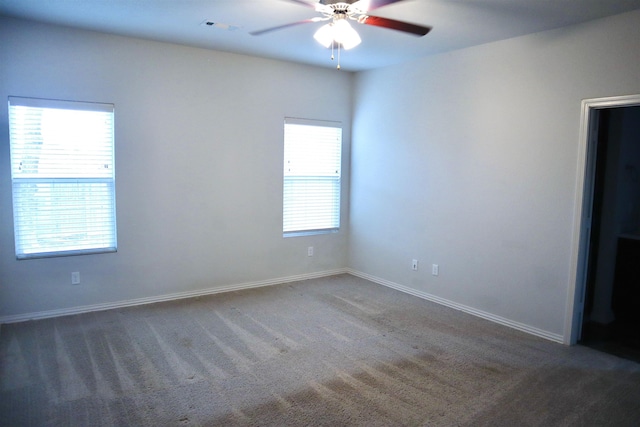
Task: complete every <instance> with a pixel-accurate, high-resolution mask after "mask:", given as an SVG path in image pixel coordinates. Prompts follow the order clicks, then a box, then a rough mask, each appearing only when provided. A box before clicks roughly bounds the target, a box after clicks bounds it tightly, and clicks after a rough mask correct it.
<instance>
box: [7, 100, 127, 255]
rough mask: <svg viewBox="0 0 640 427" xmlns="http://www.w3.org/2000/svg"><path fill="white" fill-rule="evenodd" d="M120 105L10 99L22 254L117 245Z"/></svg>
mask: <svg viewBox="0 0 640 427" xmlns="http://www.w3.org/2000/svg"><path fill="white" fill-rule="evenodd" d="M113 123H114V107H113V105H112V104H94V103H84V102H71V101H53V100H45V99H34V98H17V97H9V132H10V141H11V143H10V146H11V182H12V191H13V217H14V233H15V243H16V257H17V258H18V259H26V258H41V257H48V256H63V255H78V254H87V253H97V252H114V251H115V250H116V247H117V245H116V214H115V212H116V209H115V199H116V198H115V169H114V166H115V164H114V163H115V162H114V136H113V134H114V131H113V129H114V127H113V126H114V125H113Z"/></svg>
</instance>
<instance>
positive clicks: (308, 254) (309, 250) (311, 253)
mask: <svg viewBox="0 0 640 427" xmlns="http://www.w3.org/2000/svg"><path fill="white" fill-rule="evenodd" d="M307 256H313V246H309V247H308V248H307Z"/></svg>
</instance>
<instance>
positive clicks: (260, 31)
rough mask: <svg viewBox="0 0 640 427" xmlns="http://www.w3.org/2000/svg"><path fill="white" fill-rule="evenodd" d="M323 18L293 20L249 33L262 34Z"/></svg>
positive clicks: (253, 34)
mask: <svg viewBox="0 0 640 427" xmlns="http://www.w3.org/2000/svg"><path fill="white" fill-rule="evenodd" d="M322 20H323V19H322V18H310V19H305V20H304V21H298V22H291V23H289V24H284V25H278V26H277V27H271V28H265V29H264V30H258V31H252V32H250V33H249V34H251V35H252V36H260V35H262V34H265V33H270V32H272V31H278V30H282V29H285V28H289V27H295V26H296V25H301V24H309V23H311V22H318V21H322Z"/></svg>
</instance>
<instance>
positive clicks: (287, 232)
mask: <svg viewBox="0 0 640 427" xmlns="http://www.w3.org/2000/svg"><path fill="white" fill-rule="evenodd" d="M288 125H294V126H310V127H322V128H331V129H334V130H335V131H336V132H335V133H336V135H335V136H336V137H337V141H336V147H332V150H331V153H329V152H328V151H326V150H325V151H324V152H322V154H323V155H324V156H326V157H330V158H331V159H330V160H327V159H325V161H327V162H328V163H327V164H326V165H324V164H323V167H326V168H328V167H329V166H331V167H330V169H326V170H324V172H322V173H321V174H317V175H309V174H305V173H303V174H297V175H296V174H291V173H288V171H287V168H288V166H289V165H288V163H287V162H288V157H289V155H290V154H289V153H288V151H287V144H288V143H291V142H290V141H288V133H287V126H288ZM342 135H343V129H342V123H341V122H338V121H329V120H316V119H303V118H295V117H285V120H284V138H283V139H284V153H283V161H284V164H283V203H282V206H283V220H282V235H283V237H296V236H310V235H317V234H329V233H337V232H338V231H339V230H340V225H341V216H342V214H341V211H342V151H343V137H342ZM316 142H320V140H318V141H316ZM325 142H326V141H325ZM316 149H318V147H316ZM320 151H322V150H320ZM312 154H316V155H317V152H315V151H314V153H312ZM312 154H310V155H312ZM294 156H295V155H294ZM309 159H313V157H310V158H308V159H306V161H307V162H308V160H309ZM303 162H304V160H303ZM329 163H331V164H329ZM303 170H304V169H303ZM331 170H333V171H334V172H335V175H334V173H333V172H331ZM307 172H308V170H307ZM296 179H298V180H306V182H307V183H311V182H312V181H313V182H315V183H316V184H318V183H324V184H325V187H324V188H325V189H326V188H327V186H326V185H327V184H330V185H331V188H332V189H331V191H333V193H332V196H330V197H327V198H326V200H324V202H325V203H327V205H325V206H324V207H325V209H327V210H333V214H331V215H330V217H331V224H329V225H327V224H325V225H321V224H320V222H322V220H321V219H320V216H319V215H316V217H315V218H316V222H315V226H312V225H303V226H299V227H297V228H292V227H291V226H290V225H289V226H288V223H287V220H288V215H290V212H292V209H291V206H289V207H288V205H287V202H288V200H287V191H288V188H287V184H288V180H289V181H290V182H289V184H291V182H292V181H293V180H296ZM321 192H322V190H319V191H318V192H317V193H315V194H316V195H318V193H321ZM308 199H309V200H313V201H318V200H320V198H319V197H313V196H312V197H309V198H308ZM329 200H332V202H331V203H330V207H328V206H329ZM316 207H318V206H316ZM294 210H295V209H294ZM307 212H308V211H307Z"/></svg>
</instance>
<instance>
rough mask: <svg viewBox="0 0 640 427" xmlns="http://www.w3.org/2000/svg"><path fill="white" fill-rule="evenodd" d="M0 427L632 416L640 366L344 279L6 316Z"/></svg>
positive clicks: (637, 407)
mask: <svg viewBox="0 0 640 427" xmlns="http://www.w3.org/2000/svg"><path fill="white" fill-rule="evenodd" d="M0 425H3V426H606V425H611V426H638V425H640V364H637V363H634V362H631V361H627V360H624V359H620V358H618V357H615V356H612V355H607V354H604V353H600V352H597V351H594V350H592V349H589V348H586V347H581V346H574V347H567V346H563V345H561V344H557V343H553V342H550V341H547V340H544V339H541V338H538V337H534V336H531V335H528V334H525V333H523V332H520V331H516V330H513V329H510V328H507V327H504V326H502V325H497V324H494V323H491V322H488V321H485V320H482V319H479V318H476V317H474V316H471V315H468V314H465V313H462V312H459V311H456V310H452V309H450V308H447V307H443V306H440V305H437V304H434V303H431V302H428V301H425V300H422V299H419V298H417V297H414V296H410V295H407V294H404V293H401V292H398V291H396V290H393V289H389V288H386V287H383V286H380V285H377V284H374V283H371V282H369V281H366V280H364V279H361V278H357V277H354V276H350V275H339V276H332V277H326V278H319V279H313V280H307V281H300V282H295V283H287V284H281V285H275V286H269V287H264V288H258V289H251V290H244V291H237V292H230V293H225V294H217V295H211V296H207V297H199V298H192V299H183V300H178V301H171V302H164V303H157V304H150V305H145V306H138V307H130V308H124V309H114V310H109V311H101V312H93V313H86V314H80V315H73V316H65V317H58V318H52V319H43V320H37V321H30V322H22V323H14V324H6V325H2V329H1V331H0Z"/></svg>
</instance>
